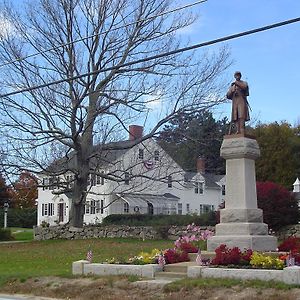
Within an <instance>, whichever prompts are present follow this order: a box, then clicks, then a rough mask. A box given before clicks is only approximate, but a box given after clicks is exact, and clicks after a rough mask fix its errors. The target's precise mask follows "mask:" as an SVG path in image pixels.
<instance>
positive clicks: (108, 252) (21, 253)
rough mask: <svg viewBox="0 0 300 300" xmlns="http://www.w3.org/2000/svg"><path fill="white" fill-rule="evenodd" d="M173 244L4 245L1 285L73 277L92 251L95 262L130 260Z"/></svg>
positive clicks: (0, 261) (64, 242)
mask: <svg viewBox="0 0 300 300" xmlns="http://www.w3.org/2000/svg"><path fill="white" fill-rule="evenodd" d="M172 246H173V242H172V241H153V240H146V241H144V242H143V241H141V240H135V239H89V240H70V241H68V240H49V241H32V242H26V243H9V244H0V285H1V284H3V283H4V282H5V281H6V280H8V279H11V278H16V279H18V280H21V279H22V280H24V278H29V277H39V276H52V275H53V276H66V277H69V276H71V275H72V274H71V268H72V262H73V261H76V260H80V259H85V257H86V252H87V250H88V248H89V247H91V249H92V251H93V261H94V262H103V261H105V259H107V258H111V257H115V258H120V259H121V258H129V257H130V256H133V255H136V254H138V253H139V252H141V251H150V250H152V249H153V248H158V249H166V248H169V247H172Z"/></svg>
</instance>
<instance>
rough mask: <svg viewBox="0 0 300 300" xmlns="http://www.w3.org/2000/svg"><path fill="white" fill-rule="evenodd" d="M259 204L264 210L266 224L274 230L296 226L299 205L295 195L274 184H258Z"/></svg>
mask: <svg viewBox="0 0 300 300" xmlns="http://www.w3.org/2000/svg"><path fill="white" fill-rule="evenodd" d="M256 187H257V204H258V207H259V208H261V209H262V210H263V216H264V222H265V223H267V224H268V225H269V227H270V228H272V229H273V230H278V229H279V228H281V227H282V226H285V225H290V224H296V223H298V220H299V210H298V203H297V200H296V199H295V197H294V195H293V194H292V193H290V192H289V191H288V190H287V189H285V188H284V187H282V186H280V185H278V184H276V183H273V182H257V184H256Z"/></svg>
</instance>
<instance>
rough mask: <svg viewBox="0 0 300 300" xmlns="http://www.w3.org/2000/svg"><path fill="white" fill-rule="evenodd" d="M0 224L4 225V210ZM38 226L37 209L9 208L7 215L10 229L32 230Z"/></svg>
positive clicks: (1, 213)
mask: <svg viewBox="0 0 300 300" xmlns="http://www.w3.org/2000/svg"><path fill="white" fill-rule="evenodd" d="M0 224H3V210H0ZM36 224H37V210H36V208H23V209H17V208H9V209H8V213H7V226H8V227H22V228H32V227H33V226H35V225H36Z"/></svg>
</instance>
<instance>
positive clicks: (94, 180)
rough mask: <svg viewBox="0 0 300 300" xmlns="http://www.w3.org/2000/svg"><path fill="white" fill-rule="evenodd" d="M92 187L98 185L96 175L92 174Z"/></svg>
mask: <svg viewBox="0 0 300 300" xmlns="http://www.w3.org/2000/svg"><path fill="white" fill-rule="evenodd" d="M91 185H92V186H95V185H96V174H95V173H92V174H91Z"/></svg>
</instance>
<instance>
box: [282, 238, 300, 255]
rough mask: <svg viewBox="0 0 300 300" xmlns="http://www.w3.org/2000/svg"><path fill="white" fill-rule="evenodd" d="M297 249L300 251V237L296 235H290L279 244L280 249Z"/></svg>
mask: <svg viewBox="0 0 300 300" xmlns="http://www.w3.org/2000/svg"><path fill="white" fill-rule="evenodd" d="M295 249H298V250H299V252H300V238H298V237H295V236H290V237H289V238H287V239H286V240H284V241H283V242H282V243H281V244H280V245H279V246H278V250H279V251H292V250H295Z"/></svg>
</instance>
